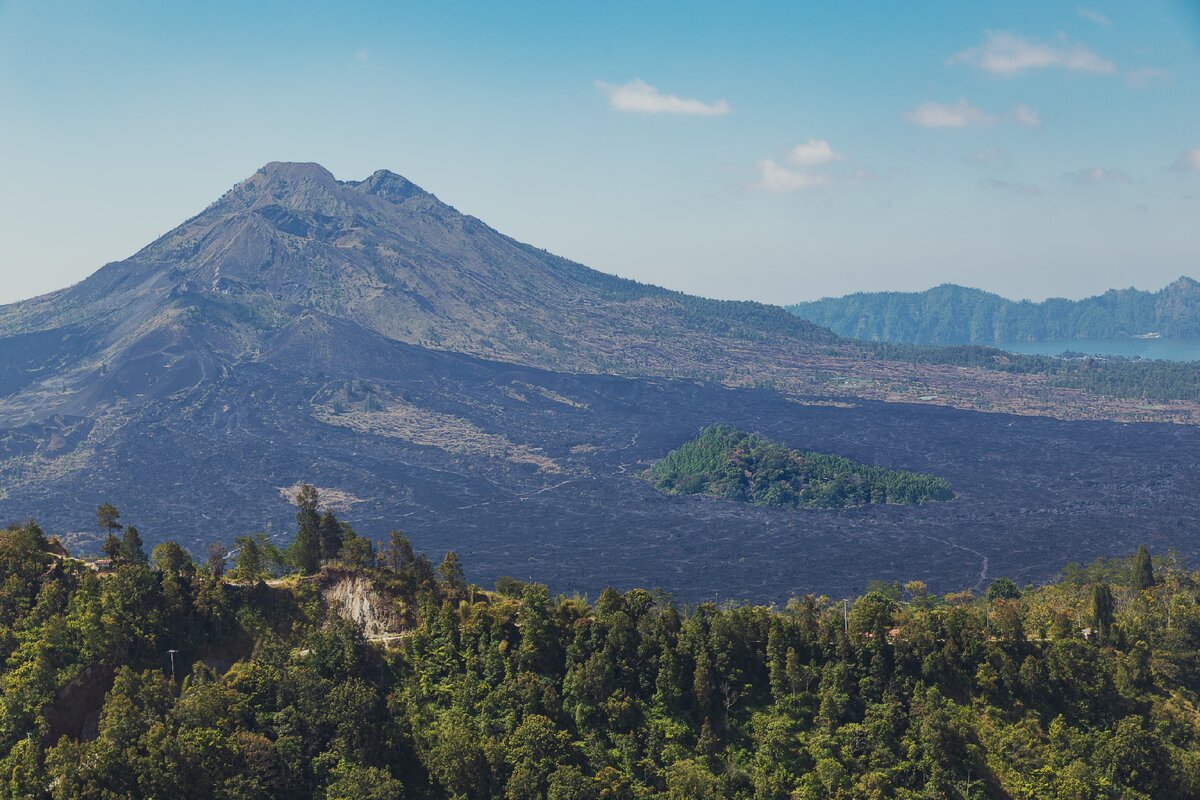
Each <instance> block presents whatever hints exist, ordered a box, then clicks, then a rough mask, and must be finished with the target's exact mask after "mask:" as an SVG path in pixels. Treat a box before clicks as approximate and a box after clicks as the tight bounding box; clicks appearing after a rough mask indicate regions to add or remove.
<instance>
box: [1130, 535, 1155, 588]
mask: <svg viewBox="0 0 1200 800" xmlns="http://www.w3.org/2000/svg"><path fill="white" fill-rule="evenodd" d="M1153 585H1154V565H1153V563H1151V561H1150V551H1149V550H1147V549H1146V545H1144V544H1142V545H1138V551H1137V556H1136V557H1135V558H1134V559H1133V588H1134V589H1135V590H1137V591H1139V592H1140V591H1142V590H1143V589H1149V588H1150V587H1151V586H1153Z"/></svg>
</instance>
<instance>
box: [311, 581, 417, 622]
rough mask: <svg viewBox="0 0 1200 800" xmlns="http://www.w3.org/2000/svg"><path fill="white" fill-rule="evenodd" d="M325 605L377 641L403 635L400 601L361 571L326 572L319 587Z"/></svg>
mask: <svg viewBox="0 0 1200 800" xmlns="http://www.w3.org/2000/svg"><path fill="white" fill-rule="evenodd" d="M318 585H319V586H320V589H321V597H322V599H324V601H325V604H326V605H327V606H328V607H329V608H330V609H332V610H333V611H334V612H336V613H337V614H338V616H340V617H342V618H343V619H347V620H350V621H351V622H353V623H355V624H356V625H361V626H362V629H363V635H365V636H366V637H367V638H369V639H379V638H385V637H388V636H394V635H398V634H401V633H403V632H404V630H405V626H404V624H403V618H402V616H401V614H400V613H399V611H398V608H399V607H400V605H401V604H402V603H403V601H402V600H401V599H400V598H399V597H397V596H395V595H393V594H391V593H390V592H387V591H383V590H381V589H379V588H378V587H376V586H375V584H374V583H372V581H371V579H370V578H369V577H367V576H366V575H364V574H363V573H360V572H346V571H342V570H337V569H328V570H325V571H324V572H322V573H321V576H320V582H319V584H318Z"/></svg>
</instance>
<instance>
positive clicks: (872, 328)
mask: <svg viewBox="0 0 1200 800" xmlns="http://www.w3.org/2000/svg"><path fill="white" fill-rule="evenodd" d="M788 310H789V311H791V312H792V313H793V314H795V315H797V316H798V317H800V318H802V319H806V320H809V321H810V322H813V323H815V324H817V325H822V326H825V327H828V328H830V329H832V330H833V331H835V332H836V333H838V334H840V335H842V336H848V337H851V338H855V339H865V340H868V341H877V342H897V343H904V344H974V343H984V344H995V343H1001V342H1036V341H1044V340H1051V339H1103V338H1119V337H1127V336H1136V335H1138V334H1143V333H1151V332H1153V333H1160V334H1161V335H1163V336H1170V337H1174V336H1179V337H1183V336H1200V282H1197V281H1195V280H1193V279H1191V278H1187V277H1182V278H1180V279H1179V280H1177V281H1175V282H1174V283H1172V284H1170V285H1168V286H1166V287H1164V288H1162V289H1160V290H1159V291H1157V292H1145V291H1139V290H1137V289H1113V290H1110V291H1108V292H1105V293H1104V294H1102V295H1099V296H1097V297H1089V298H1085V299H1083V300H1064V299H1062V298H1051V299H1049V300H1045V301H1043V302H1041V303H1034V302H1031V301H1029V300H1021V301H1014V300H1007V299H1005V298H1003V297H1000V296H999V295H996V294H992V293H990V292H984V291H982V290H979V289H968V288H966V287H963V286H955V285H953V284H943V285H941V286H937V287H934V288H933V289H929V290H927V291H924V292H863V293H857V294H851V295H847V296H845V297H831V298H825V299H823V300H815V301H812V302H808V303H797V304H796V305H793V306H788Z"/></svg>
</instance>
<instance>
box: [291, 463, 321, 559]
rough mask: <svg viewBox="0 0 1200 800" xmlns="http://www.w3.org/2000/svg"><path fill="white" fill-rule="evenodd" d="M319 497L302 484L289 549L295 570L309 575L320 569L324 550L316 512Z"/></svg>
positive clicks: (297, 495)
mask: <svg viewBox="0 0 1200 800" xmlns="http://www.w3.org/2000/svg"><path fill="white" fill-rule="evenodd" d="M318 503H319V497H318V495H317V490H316V488H315V487H313V486H310V485H309V484H307V483H306V484H304V486H302V487H300V491H299V492H297V494H296V505H297V506H298V507H299V511H297V512H296V538H295V539H294V540H293V541H292V546H291V549H290V555H291V561H292V564H293V565H294V566H295V567H296V569H298V570H300V572H302V573H303V574H305V575H311V574H313V573H314V572H316V571H317V570H318V569H320V567H321V558H322V556H323V555H324V549H323V547H322V544H321V515H320V514H319V513H318V511H317V507H318Z"/></svg>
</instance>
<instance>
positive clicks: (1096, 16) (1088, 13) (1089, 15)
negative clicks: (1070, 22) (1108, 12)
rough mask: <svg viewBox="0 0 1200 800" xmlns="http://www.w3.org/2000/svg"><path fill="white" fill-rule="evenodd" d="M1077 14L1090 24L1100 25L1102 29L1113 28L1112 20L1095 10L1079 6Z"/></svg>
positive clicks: (1076, 10)
mask: <svg viewBox="0 0 1200 800" xmlns="http://www.w3.org/2000/svg"><path fill="white" fill-rule="evenodd" d="M1075 13H1077V14H1079V16H1081V17H1083V18H1084V19H1086V20H1087V21H1088V22H1094V23H1095V24H1097V25H1099V26H1100V27H1102V28H1111V27H1112V20H1111V19H1109V18H1108V17H1107V16H1105V15H1104V14H1103V13H1102V12H1100V11H1097V10H1096V9H1094V8H1084V7H1083V6H1077V7H1076V8H1075Z"/></svg>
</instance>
